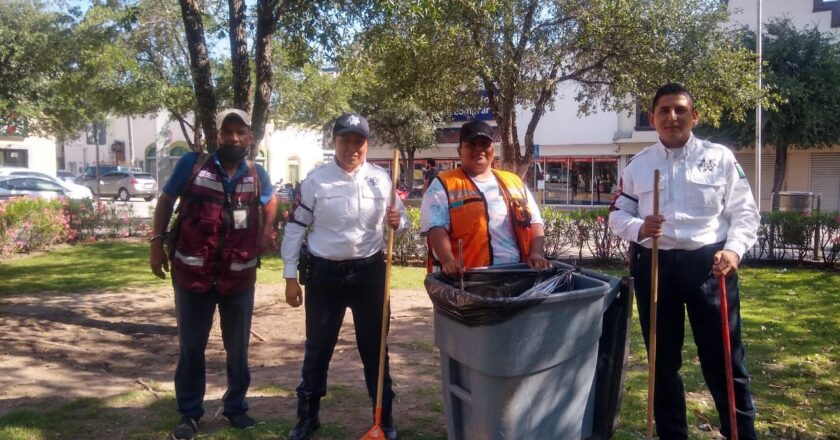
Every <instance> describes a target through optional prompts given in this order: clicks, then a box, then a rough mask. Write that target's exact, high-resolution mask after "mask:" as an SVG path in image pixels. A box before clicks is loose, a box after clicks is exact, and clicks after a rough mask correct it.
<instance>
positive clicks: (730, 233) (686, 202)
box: [610, 135, 761, 257]
mask: <svg viewBox="0 0 840 440" xmlns="http://www.w3.org/2000/svg"><path fill="white" fill-rule="evenodd" d="M656 169H658V170H659V173H660V177H659V182H658V186H659V213H660V214H661V215H663V216H664V217H665V223H664V224H663V229H664V231H663V235H662V237H660V239H659V248H660V249H663V250H668V249H685V250H693V249H697V248H700V247H702V246H705V245H709V244H713V243H718V242H722V241H725V242H726V244H725V246H724V249H728V250H731V251H733V252H735V253H736V254H738V256H739V257H740V256H743V255H744V252H746V251H747V250H748V249H750V248H751V247H752V246H753V244H755V241H756V233H757V230H758V226H759V222H760V220H761V217H760V215H759V213H758V209H757V208H756V205H755V199H754V198H753V194H752V191H751V190H750V184H749V182H748V181H747V176H746V175H745V174H744V171H743V170H742V169H741V166H740V165H738V162H737V161H736V160H735V155H734V154H732V152H731V151H730V150H729V149H728V148H726V147H725V146H723V145H719V144H714V143H711V142H708V141H701V140H699V139H697V138H695V137H694V136H693V135H692V136H691V137H690V138H689V140H688V142H686V144H685V146H684V147H683V148H682V149H677V150H676V151H674V150H669V149H668V148H667V147H665V146H664V145H662V143H661V142H659V143H656V144H655V145H651V146H649V147H647V148H645V149H644V150H642V151H641V152H640V153H639V154H637V155H636V156H635V157H633V159H632V161H631V162H630V163H629V164H628V165H627V167H626V168H625V169H624V172H623V174H622V182H621V190H620V192H619V194H618V195H617V196H616V199H615V201H614V202H613V205H612V207H611V211H612V212H611V213H610V227H611V228H612V230H613V231H614V232H615V233H616V234H618V235H619V236H620V237H621V238H623V239H625V240H628V241H632V242H638V243H639V244H640V245H642V246H644V247H646V248H650V247H651V246H652V240H650V239H645V240H642V241H639V240H638V236H639V229H640V228H641V226H642V224H643V223H644V220H643V219H644V218H645V217H646V216H648V215H651V214H653V188H654V182H653V173H654V170H656Z"/></svg>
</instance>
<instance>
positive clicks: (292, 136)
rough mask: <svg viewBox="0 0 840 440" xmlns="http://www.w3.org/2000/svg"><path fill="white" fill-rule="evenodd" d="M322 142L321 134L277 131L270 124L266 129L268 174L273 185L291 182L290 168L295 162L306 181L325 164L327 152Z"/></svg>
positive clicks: (303, 129) (302, 131)
mask: <svg viewBox="0 0 840 440" xmlns="http://www.w3.org/2000/svg"><path fill="white" fill-rule="evenodd" d="M321 139H322V135H321V133H320V132H319V131H315V130H309V129H305V128H299V127H289V128H286V129H283V130H276V129H275V128H274V126H273V125H272V124H269V125H268V126H267V127H266V135H265V139H264V145H267V146H268V161H267V163H266V171H268V175H269V176H270V177H271V182H272V183H275V182H277V181H279V180H280V179H283V183H288V182H290V176H289V165H290V164H292V163H294V162H297V163H298V164H299V169H300V175H299V179H300V180H301V181H303V179H304V178H305V177H306V175H307V174H308V173H309V172H310V171H312V169H313V168H315V167H316V166H317V165H319V164H320V163H322V162H323V159H324V149H323V146H322V140H321ZM291 183H294V182H291Z"/></svg>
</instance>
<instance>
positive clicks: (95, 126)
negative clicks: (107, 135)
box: [93, 122, 100, 202]
mask: <svg viewBox="0 0 840 440" xmlns="http://www.w3.org/2000/svg"><path fill="white" fill-rule="evenodd" d="M93 143H94V145H96V168H95V169H96V201H97V202H99V190H100V188H99V123H98V122H94V123H93Z"/></svg>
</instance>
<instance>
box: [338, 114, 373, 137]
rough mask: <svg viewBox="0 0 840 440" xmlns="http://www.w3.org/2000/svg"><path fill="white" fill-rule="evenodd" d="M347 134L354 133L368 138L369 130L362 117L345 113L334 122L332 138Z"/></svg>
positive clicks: (366, 122) (365, 120)
mask: <svg viewBox="0 0 840 440" xmlns="http://www.w3.org/2000/svg"><path fill="white" fill-rule="evenodd" d="M347 133H356V134H360V135H362V136H364V137H365V139H368V138H370V128H368V121H367V119H365V117H364V116H362V115H360V114H358V113H345V114H343V115H341V116H339V117H338V119H336V120H335V124H334V125H333V136H341V135H343V134H347Z"/></svg>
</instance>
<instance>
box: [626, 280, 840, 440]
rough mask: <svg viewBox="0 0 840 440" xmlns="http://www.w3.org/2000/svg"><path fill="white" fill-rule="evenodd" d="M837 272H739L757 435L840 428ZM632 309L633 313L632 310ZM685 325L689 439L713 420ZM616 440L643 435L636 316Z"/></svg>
mask: <svg viewBox="0 0 840 440" xmlns="http://www.w3.org/2000/svg"><path fill="white" fill-rule="evenodd" d="M839 302H840V273H837V272H823V271H819V270H814V269H784V268H781V267H779V268H745V269H743V270H742V272H741V316H742V323H741V326H742V334H743V339H744V343H745V345H746V353H747V369H748V370H749V372H750V376H751V378H752V384H751V387H752V391H753V398H754V400H755V404H756V408H757V412H758V415H757V419H756V428H757V430H758V433H759V438H774V439H775V438H783V439H825V438H837V435H838V433H840V350H838V348H837V343H838V341H840V307H839V306H838V303H839ZM635 313H636V312H635V310H634V316H635ZM692 338H693V337H692V335H691V329H690V327H689V326H686V336H685V340H686V344H685V348H684V350H683V370H682V373H683V379H684V382H685V388H686V392H687V393H695V394H694V395H696V393H704V394H705V395H706V398H707V399H708V402H702V401H700V400H696V399H695V400H691V399H689V400H688V402H687V404H688V411H687V413H688V422H689V427H690V437H691V438H700V439H711V438H714V436H713V434H714V433H709V432H703V431H701V430H699V429H698V426H699V425H701V424H703V423H710V424H711V425H712V426H718V419H717V412H716V411H715V409H714V406H713V403H712V402H711V396H710V395H708V394H707V393H706V385H705V383H704V382H703V378H702V375H701V373H700V364H699V362H698V360H697V351H696V349H695V346H694V343H693V339H692ZM631 345H632V347H631V357H630V369H629V371H628V372H627V382H626V393H625V396H624V399H623V401H622V410H621V421H620V429H619V432H618V433H617V435H616V438H617V439H638V438H643V437H644V434H645V431H646V429H645V418H646V415H645V414H646V413H645V407H646V398H647V358H646V356H645V349H644V344H643V342H642V338H641V330H640V329H639V326H638V321H636V324H635V326H634V328H633V334H632V336H631Z"/></svg>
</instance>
